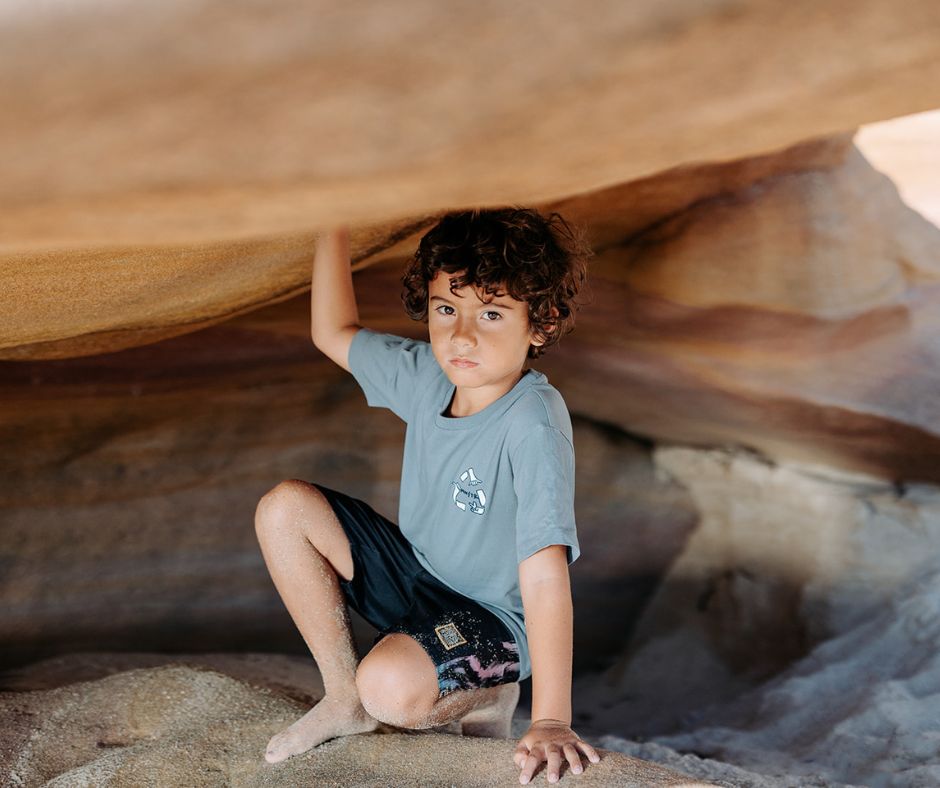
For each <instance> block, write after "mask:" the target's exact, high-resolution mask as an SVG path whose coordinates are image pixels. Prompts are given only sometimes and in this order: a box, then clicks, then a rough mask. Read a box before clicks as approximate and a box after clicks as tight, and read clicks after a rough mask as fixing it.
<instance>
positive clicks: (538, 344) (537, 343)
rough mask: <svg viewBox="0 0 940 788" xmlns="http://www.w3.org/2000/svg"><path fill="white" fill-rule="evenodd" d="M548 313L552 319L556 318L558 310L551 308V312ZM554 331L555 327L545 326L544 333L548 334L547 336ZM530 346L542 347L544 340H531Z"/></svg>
mask: <svg viewBox="0 0 940 788" xmlns="http://www.w3.org/2000/svg"><path fill="white" fill-rule="evenodd" d="M550 313H551V316H552V317H558V308H557V307H554V306H553V307H552V308H551V310H550ZM554 330H555V326H553V325H551V326H545V331H546V332H547V333H549V334H551V333H552V332H553V331H554ZM532 344H533V345H535V346H536V347H541V346H542V345H544V344H545V340H544V339H533V340H532Z"/></svg>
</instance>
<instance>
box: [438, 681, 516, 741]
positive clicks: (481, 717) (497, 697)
mask: <svg viewBox="0 0 940 788" xmlns="http://www.w3.org/2000/svg"><path fill="white" fill-rule="evenodd" d="M518 703H519V685H518V684H517V683H515V682H513V683H512V684H500V685H499V686H496V687H486V688H485V689H474V690H455V691H454V692H451V693H449V694H447V695H445V696H444V697H443V698H441V699H440V700H438V701H437V703H435V704H434V708H433V709H431V714H430V716H429V718H428V722H429V724H428V725H426V726H422V727H433V726H436V725H444V724H446V723H448V722H451V721H453V720H460V728H461V733H462V734H463V735H464V736H485V737H488V738H494V739H508V738H509V737H510V736H511V735H512V715H513V712H514V711H515V710H516V705H517V704H518Z"/></svg>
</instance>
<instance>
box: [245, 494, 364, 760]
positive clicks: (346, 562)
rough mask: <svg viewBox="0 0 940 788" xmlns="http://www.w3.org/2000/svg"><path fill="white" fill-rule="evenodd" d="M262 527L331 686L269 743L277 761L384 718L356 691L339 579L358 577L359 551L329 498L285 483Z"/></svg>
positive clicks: (266, 548)
mask: <svg viewBox="0 0 940 788" xmlns="http://www.w3.org/2000/svg"><path fill="white" fill-rule="evenodd" d="M255 530H256V533H257V535H258V542H259V544H260V545H261V552H262V554H263V556H264V560H265V563H266V564H267V567H268V571H269V572H270V573H271V579H272V580H273V581H274V585H275V587H276V588H277V590H278V593H279V594H280V595H281V599H282V600H283V601H284V605H285V606H286V607H287V610H288V612H289V613H290V615H291V618H292V619H293V620H294V623H295V624H296V625H297V629H298V630H300V634H301V636H302V637H303V639H304V642H305V643H306V644H307V647H308V648H309V649H310V652H311V654H313V658H314V659H315V660H316V663H317V666H318V667H319V669H320V673H321V675H322V677H323V686H324V689H325V693H324V697H323V699H322V700H320V701H319V702H318V703H317V704H316V705H315V706H314V707H313V708H312V709H311V710H310V711H309V712H307V714H305V715H304V716H303V717H301V718H300V719H299V720H297V721H296V722H295V723H294V724H293V725H291V726H290V727H289V728H287V729H286V730H284V731H282V732H281V733H278V734H277V735H276V736H274V737H273V738H272V739H271V741H270V742H269V743H268V746H267V751H266V753H265V759H266V760H267V761H269V762H271V763H276V762H278V761H282V760H284V759H286V758H289V757H290V756H291V755H296V754H298V753H301V752H305V751H306V750H309V749H310V748H311V747H315V746H316V745H317V744H320V743H321V742H323V741H326V740H327V739H332V738H334V737H336V736H345V735H349V734H354V733H364V732H366V731H371V730H375V728H376V727H377V726H378V722H377V721H376V720H375V719H373V718H372V717H371V716H370V715H369V714H368V713H367V712H366V711H365V709H363V707H362V704H361V703H360V701H359V694H358V692H357V689H356V664H357V656H356V651H355V646H354V644H353V639H352V633H351V631H350V625H349V615H348V612H347V610H346V603H345V600H344V598H343V594H342V591H341V589H340V587H339V580H338V578H337V572H338V571H342V572H343V576H344V579H349V578H351V577H352V573H353V566H352V556H351V554H350V552H349V542H348V540H347V539H346V536H345V533H344V532H343V530H342V526H341V525H340V524H339V521H338V520H337V519H336V515H335V514H334V512H333V510H332V507H331V506H330V505H329V502H328V501H327V500H326V499H325V498H324V497H323V495H322V493H320V492H319V490H317V489H316V488H315V487H313V486H312V485H309V484H307V483H306V482H302V481H299V480H291V481H289V482H284V483H282V484H280V485H278V486H277V487H275V488H274V490H272V491H271V492H270V493H268V494H267V495H265V496H264V497H263V498H262V499H261V502H260V503H259V504H258V509H257V512H256V514H255ZM321 551H322V552H321ZM323 553H325V554H326V556H329V558H330V559H332V560H333V561H335V562H336V564H337V567H336V568H335V569H334V565H333V563H331V561H330V560H328V558H327V557H326V556H325V555H324V554H323Z"/></svg>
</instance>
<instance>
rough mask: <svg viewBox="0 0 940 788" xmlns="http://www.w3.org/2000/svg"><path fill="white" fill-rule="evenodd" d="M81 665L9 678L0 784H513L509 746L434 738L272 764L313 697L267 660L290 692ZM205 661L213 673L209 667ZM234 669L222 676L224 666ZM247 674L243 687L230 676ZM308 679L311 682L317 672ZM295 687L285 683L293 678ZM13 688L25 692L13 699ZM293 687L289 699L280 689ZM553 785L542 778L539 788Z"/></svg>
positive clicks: (220, 660)
mask: <svg viewBox="0 0 940 788" xmlns="http://www.w3.org/2000/svg"><path fill="white" fill-rule="evenodd" d="M108 656H110V655H95V658H94V659H93V660H91V662H90V661H89V657H88V655H78V657H77V660H76V662H77V665H76V667H77V670H76V671H75V672H78V673H81V674H83V675H84V678H85V680H83V681H79V682H77V683H71V684H65V685H63V686H55V684H56V683H57V682H60V681H63V680H67V675H68V658H67V657H61V658H57V660H56V661H55V662H54V663H52V664H50V665H48V666H46V669H45V671H44V669H43V666H42V665H38V666H36V668H35V669H34V670H30V669H25V670H20V671H17V672H16V673H15V674H13V675H10V674H7V675H5V676H3V677H0V685H2V687H3V689H4V690H7V691H4V692H2V693H0V729H2V730H3V731H4V735H3V747H2V750H0V782H3V784H11V785H17V786H33V785H40V784H49V785H52V786H55V785H75V784H81V785H102V786H104V785H115V786H117V785H128V784H131V785H134V784H144V783H150V784H159V785H190V786H219V785H235V786H254V785H258V786H266V785H298V784H317V785H320V784H329V785H334V786H366V785H368V786H374V785H397V786H422V788H423V787H424V786H438V785H439V786H445V785H447V786H449V785H461V786H484V785H494V784H502V785H513V784H518V774H519V770H518V768H517V767H516V766H515V765H514V764H513V762H512V753H513V749H514V747H515V741H514V740H513V739H483V738H469V737H463V736H454V735H446V734H442V733H437V732H433V731H432V732H402V731H396V730H395V729H392V728H389V727H388V726H382V727H381V728H379V730H378V731H377V732H376V733H369V734H361V735H355V736H345V737H341V738H336V739H332V740H330V741H327V742H325V743H323V744H321V745H319V746H318V747H314V748H313V749H311V750H308V751H307V752H305V753H302V754H301V755H296V756H294V757H292V758H289V759H288V760H286V761H283V762H281V763H277V764H270V763H267V762H266V761H265V759H264V750H265V746H266V744H267V742H268V740H269V739H270V737H271V736H272V735H273V734H274V733H276V732H277V731H278V730H282V729H283V728H285V727H286V726H288V725H289V724H290V723H291V722H292V721H294V720H296V719H297V718H298V716H300V715H301V714H302V713H303V712H304V711H305V710H306V709H307V708H309V705H310V703H312V702H313V700H315V698H314V699H311V700H310V701H308V702H306V703H305V702H303V701H298V700H295V699H292V698H291V697H289V694H298V692H299V693H302V694H306V692H305V691H304V690H298V688H297V687H289V686H285V676H287V675H289V674H290V670H285V664H286V663H285V662H284V658H277V657H270V660H271V662H272V668H273V671H272V672H276V673H277V676H278V678H277V679H276V681H277V683H279V684H280V685H281V689H274V688H272V687H270V686H264V685H265V684H270V683H271V681H270V679H269V678H266V674H265V671H264V662H263V660H259V659H258V655H247V656H248V660H251V661H250V662H249V661H245V662H240V661H239V658H238V655H203V656H199V657H196V656H193V655H190V656H188V657H187V658H186V659H185V661H181V662H177V663H176V664H173V662H172V661H173V659H174V658H173V657H163V659H164V661H165V662H170V664H162V665H160V664H154V663H155V661H156V660H158V659H159V657H158V656H157V655H144V658H143V660H142V661H143V663H144V664H147V665H149V666H148V667H142V668H133V669H128V666H129V665H130V664H132V663H133V655H127V654H120V655H113V656H114V657H115V660H116V662H117V663H118V664H120V665H121V666H122V668H120V669H119V670H120V672H114V668H113V666H109V664H108ZM200 661H204V662H210V663H211V664H214V665H215V666H216V668H217V669H210V668H207V667H206V666H205V664H198V663H199V662H200ZM223 665H225V666H227V672H220V671H221V670H222V669H223V668H222V666H223ZM230 673H236V674H238V678H236V677H234V676H232V675H230ZM306 676H307V678H305V679H304V682H305V683H306V686H307V688H310V686H311V684H312V682H310V680H309V672H307V673H306ZM287 684H288V685H289V684H290V682H289V681H288V682H287ZM11 687H16V688H17V689H18V690H19V691H8V690H10V689H11ZM285 689H288V690H289V692H285V691H284V690H285ZM601 755H602V760H601V762H600V763H598V764H589V765H588V766H587V768H586V769H585V771H584V773H583V774H580V775H577V776H576V777H575V776H573V775H564V776H563V778H562V779H563V780H566V779H567V780H569V781H570V780H573V779H577V780H578V784H579V785H619V786H640V785H705V784H707V783H701V782H697V781H695V780H693V779H691V778H689V777H687V776H685V775H682V774H680V773H678V772H675V771H672V770H670V769H666V768H664V767H661V766H658V765H657V764H654V763H650V762H646V761H641V760H639V759H636V758H631V757H629V756H626V755H621V754H619V753H611V752H602V753H601ZM540 780H545V771H544V768H543V769H542V770H541V771H540V772H539V774H537V775H536V778H535V781H534V782H538V781H540Z"/></svg>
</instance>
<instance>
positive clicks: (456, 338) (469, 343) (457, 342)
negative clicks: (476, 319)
mask: <svg viewBox="0 0 940 788" xmlns="http://www.w3.org/2000/svg"><path fill="white" fill-rule="evenodd" d="M450 341H451V343H453V345H454V347H473V346H474V345H476V343H477V340H476V337H475V336H474V334H473V331H472V330H470V328H469V327H468V326H466V325H464V324H463V323H458V324H457V325H456V326H454V333H453V335H452V336H451V338H450Z"/></svg>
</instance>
